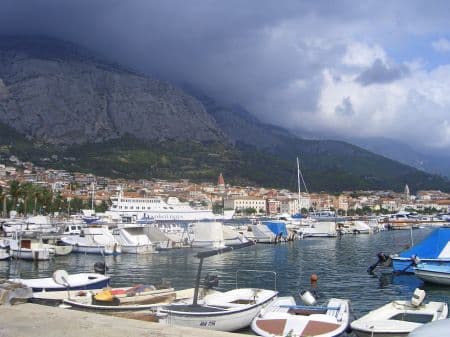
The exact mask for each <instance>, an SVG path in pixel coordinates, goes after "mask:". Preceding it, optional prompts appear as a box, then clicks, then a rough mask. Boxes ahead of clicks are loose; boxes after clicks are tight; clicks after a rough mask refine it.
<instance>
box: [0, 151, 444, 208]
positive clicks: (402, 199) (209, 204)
mask: <svg viewBox="0 0 450 337" xmlns="http://www.w3.org/2000/svg"><path fill="white" fill-rule="evenodd" d="M3 162H4V164H0V187H1V188H2V190H3V195H2V196H0V201H2V200H1V198H3V199H4V200H3V201H2V203H1V205H2V206H1V208H0V210H1V212H2V213H3V215H4V216H6V213H7V211H8V209H7V203H6V199H7V198H8V196H9V194H8V193H9V188H10V184H11V182H13V181H16V182H18V183H20V184H26V183H28V184H32V185H35V186H40V187H42V188H45V189H48V190H50V191H51V192H52V193H53V195H59V196H60V197H62V198H64V199H65V200H67V201H69V202H68V203H67V202H66V203H65V207H64V208H62V207H61V209H58V210H57V212H58V213H63V214H67V213H68V212H69V213H70V212H72V211H73V210H74V209H75V210H76V205H79V206H78V208H79V209H80V208H82V206H83V205H84V206H85V208H86V207H88V208H89V207H91V206H93V207H98V208H99V209H101V210H105V209H106V208H108V207H109V205H110V198H111V197H113V196H115V195H116V194H117V193H118V190H119V189H120V190H122V191H123V193H124V195H126V196H129V197H153V196H159V197H162V198H168V197H176V198H178V199H179V200H180V201H182V202H187V203H189V204H190V205H191V206H193V207H196V208H208V209H213V211H215V212H216V213H220V212H222V211H223V210H224V209H225V210H234V211H235V213H234V214H235V217H239V216H262V215H267V216H272V215H276V214H296V213H303V214H306V213H308V212H314V211H320V210H331V211H335V212H336V214H337V215H340V216H345V215H349V216H351V215H370V214H388V213H395V212H399V211H409V212H418V213H421V214H436V213H447V212H448V211H449V208H450V194H449V193H444V192H442V191H439V190H424V191H417V192H416V193H414V194H412V193H410V191H409V187H408V185H405V189H404V191H402V192H394V191H343V192H342V193H326V192H320V193H308V191H307V190H306V189H305V190H303V191H300V194H299V193H298V190H296V187H297V186H292V189H290V190H288V189H274V188H267V187H258V186H231V185H229V184H226V183H225V177H224V176H223V175H222V173H221V174H220V175H219V177H218V179H217V181H214V182H203V183H194V182H190V181H189V180H187V179H182V180H179V181H166V180H161V179H154V180H145V179H141V180H128V179H113V178H107V177H100V176H95V175H93V174H90V173H80V172H74V173H71V172H67V171H64V170H57V169H49V168H43V167H39V166H35V165H34V164H33V163H31V162H22V161H20V159H18V158H17V157H15V156H10V157H9V158H6V160H4V161H3ZM70 201H72V205H70V204H71V203H70ZM76 201H78V202H76ZM23 202H24V200H23V199H20V198H19V199H18V200H17V201H16V203H17V204H16V205H10V208H11V209H12V208H15V209H17V208H19V206H20V203H23ZM45 206H46V205H41V209H40V210H35V209H33V212H35V213H36V212H38V211H41V212H45ZM66 207H67V208H68V209H66ZM69 207H71V208H69ZM79 209H78V210H79ZM27 211H29V210H27Z"/></svg>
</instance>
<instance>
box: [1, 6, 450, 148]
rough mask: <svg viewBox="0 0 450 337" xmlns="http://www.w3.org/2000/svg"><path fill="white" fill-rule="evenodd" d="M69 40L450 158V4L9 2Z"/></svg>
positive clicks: (280, 113) (312, 129)
mask: <svg viewBox="0 0 450 337" xmlns="http://www.w3.org/2000/svg"><path fill="white" fill-rule="evenodd" d="M0 32H1V33H3V34H8V35H10V34H37V35H42V34H44V35H47V36H52V37H57V38H63V39H65V40H68V41H72V42H74V43H78V44H81V45H83V46H85V47H88V48H90V49H92V50H94V51H97V52H101V53H102V54H104V55H107V56H108V57H110V58H111V59H112V60H115V61H117V62H120V63H123V64H125V65H127V66H131V67H133V68H136V69H137V70H139V71H141V72H145V73H147V74H152V75H153V76H157V77H160V78H164V79H168V80H174V81H177V82H179V83H183V82H188V83H192V84H195V85H197V86H198V87H200V88H201V89H202V90H204V91H205V92H207V93H209V94H210V95H212V96H214V97H216V98H220V99H223V100H225V101H227V102H232V103H238V104H241V105H242V106H244V107H245V108H247V109H248V110H249V111H250V112H252V113H253V114H254V115H256V116H258V117H260V118H261V119H262V120H264V121H267V122H270V123H274V124H277V125H281V126H286V127H289V128H299V129H303V130H305V131H307V132H309V133H311V134H317V135H319V134H320V135H326V136H327V135H329V136H330V138H332V137H334V136H336V135H343V136H352V137H378V136H380V137H389V138H394V139H398V140H401V141H403V142H405V143H408V144H413V145H416V146H420V147H429V148H433V149H450V1H445V0H444V1H436V0H434V1H411V0H408V1H379V0H378V1H357V0H354V1H318V0H313V1H300V0H283V1H276V0H273V1H264V0H220V1H216V0H210V1H208V0H203V1H200V0H177V1H176V0H160V1H152V0H141V1H138V0H98V1H95V0H73V1H72V0H42V1H38V0H34V1H32V0H29V1H26V0H1V1H0Z"/></svg>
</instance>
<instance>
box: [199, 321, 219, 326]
mask: <svg viewBox="0 0 450 337" xmlns="http://www.w3.org/2000/svg"><path fill="white" fill-rule="evenodd" d="M200 326H203V327H205V326H216V321H201V322H200Z"/></svg>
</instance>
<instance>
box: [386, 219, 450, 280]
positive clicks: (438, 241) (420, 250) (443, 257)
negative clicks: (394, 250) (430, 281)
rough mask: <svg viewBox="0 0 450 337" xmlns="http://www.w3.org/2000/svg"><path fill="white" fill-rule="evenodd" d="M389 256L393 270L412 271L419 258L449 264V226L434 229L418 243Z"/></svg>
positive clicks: (433, 262)
mask: <svg viewBox="0 0 450 337" xmlns="http://www.w3.org/2000/svg"><path fill="white" fill-rule="evenodd" d="M390 258H391V259H392V269H393V270H394V271H395V272H407V273H413V272H414V269H413V267H414V265H415V264H417V262H418V261H419V260H420V262H426V263H427V264H445V265H450V227H442V228H438V229H435V230H434V231H433V232H431V233H430V234H429V235H428V236H427V237H426V238H425V239H424V240H422V241H421V242H419V243H418V244H416V245H414V246H412V247H411V248H409V249H407V250H405V251H403V252H401V253H400V254H395V255H391V256H390Z"/></svg>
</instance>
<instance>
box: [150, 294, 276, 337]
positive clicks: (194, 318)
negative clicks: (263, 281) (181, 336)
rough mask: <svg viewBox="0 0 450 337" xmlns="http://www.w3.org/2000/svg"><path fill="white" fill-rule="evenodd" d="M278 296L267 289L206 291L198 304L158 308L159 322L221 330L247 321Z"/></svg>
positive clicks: (234, 328)
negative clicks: (211, 292)
mask: <svg viewBox="0 0 450 337" xmlns="http://www.w3.org/2000/svg"><path fill="white" fill-rule="evenodd" d="M276 296H277V292H276V291H273V290H266V289H253V288H240V289H234V290H230V291H226V292H224V293H221V294H212V295H207V296H205V297H204V298H203V300H202V301H201V302H199V303H197V304H172V305H168V306H164V307H162V308H161V309H160V310H159V313H158V315H159V322H160V323H165V324H169V325H180V326H187V327H193V328H203V329H211V330H220V331H236V330H239V329H242V328H245V327H247V326H249V325H250V323H251V322H252V320H253V319H254V318H255V316H256V315H258V313H259V312H260V310H261V309H262V308H263V307H264V306H266V305H267V304H269V303H270V301H272V300H273V299H274V298H275V297H276Z"/></svg>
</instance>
